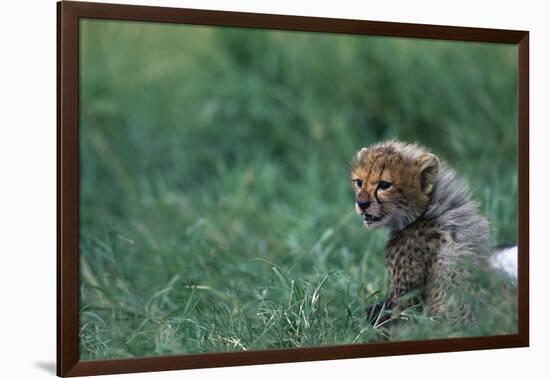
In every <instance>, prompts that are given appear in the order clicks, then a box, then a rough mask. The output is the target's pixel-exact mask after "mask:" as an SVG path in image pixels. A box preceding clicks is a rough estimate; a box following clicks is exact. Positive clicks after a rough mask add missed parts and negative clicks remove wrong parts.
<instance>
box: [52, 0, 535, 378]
mask: <svg viewBox="0 0 550 378" xmlns="http://www.w3.org/2000/svg"><path fill="white" fill-rule="evenodd" d="M57 9H58V73H57V74H58V256H57V258H58V325H57V326H58V357H57V358H58V360H57V365H58V375H60V376H80V375H94V374H109V373H129V372H145V371H158V370H172V369H188V368H201V367H215V366H231V365H246V364H265V363H278V362H292V361H309V360H322V359H341V358H354V357H370V356H391V355H400V354H413V353H431V352H450V351H461V350H476V349H487V348H505V347H521V346H527V345H528V343H529V341H528V340H529V322H528V315H529V307H528V301H529V277H528V275H529V272H528V263H529V257H528V256H529V255H528V253H529V245H528V243H529V235H528V230H529V216H528V215H529V193H528V183H529V177H528V174H529V162H528V140H529V135H528V133H529V130H528V124H529V113H528V109H529V83H528V79H529V68H528V67H529V35H528V32H526V31H511V30H494V29H481V28H465V27H454V26H452V27H451V26H434V25H418V24H402V23H390V22H373V21H359V20H341V19H328V18H313V17H297V16H279V15H267V14H251V13H234V12H221V11H204V10H194V9H173V8H162V7H145V6H129V5H114V4H96V3H87V2H70V1H62V2H59V3H58V4H57Z"/></svg>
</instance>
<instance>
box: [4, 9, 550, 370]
mask: <svg viewBox="0 0 550 378" xmlns="http://www.w3.org/2000/svg"><path fill="white" fill-rule="evenodd" d="M96 1H97V0H96ZM122 2H127V3H133V4H150V5H166V6H175V7H189V8H203V9H220V10H235V11H251V12H264V13H281V14H295V15H309V16H327V17H339V18H358V19H369V20H383V21H401V22H415V23H433V24H445V25H461V26H479V27H494V28H509V29H527V30H530V31H531V182H530V186H531V203H532V204H533V206H532V207H531V235H532V237H531V303H532V305H531V330H532V331H531V345H532V346H531V347H530V348H529V349H512V350H496V351H481V352H462V353H452V354H438V355H419V356H404V357H385V358H373V359H361V360H347V361H330V362H314V363H300V364H284V365H271V366H252V367H241V368H224V369H207V370H199V371H187V372H185V373H182V372H170V373H158V374H157V373H155V374H148V375H145V374H141V375H139V376H147V377H156V376H158V377H176V376H182V375H185V376H187V377H221V376H225V375H227V374H235V375H237V374H238V375H241V376H244V377H254V376H258V375H261V376H265V377H271V376H273V377H275V376H280V375H287V376H288V375H289V374H292V375H302V376H312V377H313V376H340V377H343V376H362V377H369V376H372V377H381V376H390V377H391V376H398V375H399V374H401V375H406V376H410V377H416V376H422V377H440V376H442V375H445V377H446V378H447V377H460V378H463V377H464V376H465V375H466V376H483V375H491V376H495V377H519V376H521V375H522V374H526V373H527V372H530V373H529V376H547V374H548V371H547V370H548V369H547V368H546V369H545V366H544V365H543V363H544V362H545V360H548V358H549V356H550V341H549V337H550V332H549V330H550V325H549V324H550V313H549V300H548V298H549V297H550V294H549V293H548V288H550V278H549V277H550V274H549V273H547V271H548V270H549V269H550V258H549V252H548V251H546V250H545V247H546V245H545V243H544V240H545V230H544V227H545V226H546V225H545V220H546V218H547V215H548V213H550V209H549V206H548V205H549V201H548V196H547V195H546V194H547V188H548V187H549V184H550V182H549V179H548V174H547V173H546V172H548V166H547V165H548V160H549V159H548V153H547V151H548V147H546V145H548V144H550V131H549V130H550V117H549V109H548V108H549V106H548V105H550V104H549V102H550V100H549V98H550V97H549V93H548V86H549V85H550V80H549V78H550V75H549V72H548V70H549V69H550V59H549V58H550V53H549V49H548V46H550V27H549V23H548V11H545V10H544V5H543V4H545V2H544V1H514V2H509V1H504V0H491V1H481V0H476V1H471V0H462V1H456V0H453V1H436V0H431V1H427V0H415V1H406V0H404V1H393V2H392V1H374V2H369V1H348V0H339V1H331V2H324V3H323V2H321V1H319V0H318V1H311V2H310V1H306V0H295V1H293V2H290V1H281V0H278V1H277V0H263V1H252V0H232V1H231V2H229V1H223V0H202V1H200V0H187V1H185V0H179V1H178V0H171V1H170V0H143V1H131V0H126V1H122ZM1 10H2V22H1V23H0V27H1V28H2V32H1V33H0V39H1V44H0V51H1V54H2V55H1V59H0V64H1V67H2V69H1V71H0V73H1V78H2V79H1V81H0V94H1V95H2V96H3V101H2V105H1V107H0V109H1V110H0V117H1V118H2V120H1V122H0V144H1V145H0V154H1V159H0V164H1V165H0V169H1V172H2V176H1V177H2V181H1V184H0V190H1V195H0V201H1V206H0V219H1V221H2V224H1V229H2V232H1V235H2V243H1V244H0V252H1V253H2V257H3V263H2V264H1V266H2V268H1V269H2V274H1V275H0V277H1V280H2V285H1V293H2V296H1V302H0V303H1V308H2V310H1V311H0V313H1V315H0V316H1V317H2V321H1V322H0V330H1V332H0V337H1V339H0V340H1V342H0V347H1V348H2V351H3V353H2V357H3V358H2V363H1V364H0V372H1V373H2V374H1V375H2V376H14V377H18V376H25V377H37V376H45V375H50V376H51V375H52V374H53V371H54V362H55V216H56V214H55V132H56V131H55V72H56V70H55V43H56V42H55V1H54V0H25V1H9V2H8V1H6V2H4V3H3V4H2V8H1ZM6 84H7V85H6ZM546 365H547V364H546ZM537 368H542V369H541V370H540V371H539V372H537Z"/></svg>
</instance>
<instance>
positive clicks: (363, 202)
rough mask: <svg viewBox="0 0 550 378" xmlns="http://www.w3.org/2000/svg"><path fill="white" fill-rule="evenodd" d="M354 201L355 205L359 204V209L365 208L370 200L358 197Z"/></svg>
mask: <svg viewBox="0 0 550 378" xmlns="http://www.w3.org/2000/svg"><path fill="white" fill-rule="evenodd" d="M356 202H357V206H359V208H360V209H361V211H365V210H367V209H368V208H369V206H370V201H369V200H366V199H358V200H357V201H356Z"/></svg>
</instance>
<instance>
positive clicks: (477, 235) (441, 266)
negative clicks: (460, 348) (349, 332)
mask: <svg viewBox="0 0 550 378" xmlns="http://www.w3.org/2000/svg"><path fill="white" fill-rule="evenodd" d="M351 182H352V186H353V190H354V191H355V210H356V212H357V214H359V215H361V216H362V217H363V222H364V224H365V226H366V228H367V229H378V228H381V227H386V228H387V229H388V230H389V240H388V243H387V245H386V247H385V251H384V259H385V262H386V265H387V267H388V268H389V272H390V276H391V287H390V289H389V292H388V296H387V298H386V299H385V300H384V301H382V302H381V303H378V304H377V305H375V306H371V308H370V309H368V310H367V312H370V314H371V315H373V313H374V317H375V318H378V319H379V320H380V316H379V315H380V314H376V312H377V311H378V312H379V311H380V310H381V309H382V308H384V309H389V312H388V316H392V314H393V315H394V316H395V315H396V314H399V313H400V312H401V311H402V310H404V309H406V308H409V307H411V306H419V305H420V306H421V307H422V308H423V309H424V311H425V312H426V313H427V314H428V315H429V316H437V317H444V318H447V319H462V318H465V317H467V313H468V306H469V305H470V304H469V303H467V301H464V303H460V297H461V295H460V294H464V293H465V292H466V291H468V290H470V289H472V282H470V281H472V280H471V279H470V272H471V271H472V269H470V268H471V267H476V266H480V265H482V261H485V260H486V258H487V255H488V252H489V235H490V230H489V222H488V221H487V220H486V219H485V218H484V217H483V216H481V215H480V213H479V210H478V204H477V203H476V202H475V201H473V200H472V198H471V194H470V190H469V188H468V185H467V184H466V182H465V181H464V180H463V179H461V178H459V177H458V176H457V175H456V174H455V173H454V171H453V170H452V169H450V168H449V167H448V166H447V164H446V163H445V162H443V161H441V160H440V159H438V158H437V157H436V156H435V155H433V154H431V153H430V152H428V151H427V150H426V149H424V148H422V147H420V146H418V145H416V144H406V143H402V142H399V141H393V140H392V141H387V142H383V143H380V144H376V145H373V146H371V147H368V148H362V149H361V150H360V151H358V152H357V154H356V156H355V158H354V159H353V161H352V164H351ZM455 294H459V295H458V296H457V295H455ZM457 298H458V299H457ZM457 302H458V303H457ZM451 303H452V304H453V305H452V306H451Z"/></svg>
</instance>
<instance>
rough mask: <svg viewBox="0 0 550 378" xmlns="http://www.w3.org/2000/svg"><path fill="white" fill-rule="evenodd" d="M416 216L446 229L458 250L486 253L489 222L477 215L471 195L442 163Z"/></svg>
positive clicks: (464, 185)
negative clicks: (429, 196) (426, 202)
mask: <svg viewBox="0 0 550 378" xmlns="http://www.w3.org/2000/svg"><path fill="white" fill-rule="evenodd" d="M420 218H422V219H434V220H436V221H437V223H438V224H439V225H440V227H441V229H442V230H446V231H450V232H451V234H452V235H453V239H454V241H455V243H456V244H457V245H456V246H457V247H458V250H464V249H465V250H468V251H471V252H475V253H477V254H485V253H488V252H489V237H490V228H489V223H488V221H487V220H486V219H485V218H484V217H482V216H480V215H479V205H478V203H477V202H476V201H474V200H473V199H472V198H471V192H470V188H469V187H468V185H467V184H466V182H465V181H464V180H463V179H462V178H460V177H458V176H457V175H456V174H455V172H454V171H453V170H452V169H450V168H449V167H448V166H447V165H446V164H445V163H444V162H441V164H440V168H439V174H438V176H437V177H436V180H435V186H434V191H433V193H432V199H431V202H430V204H429V205H428V207H427V209H426V211H425V212H424V214H423V215H422V216H421V217H420Z"/></svg>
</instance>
